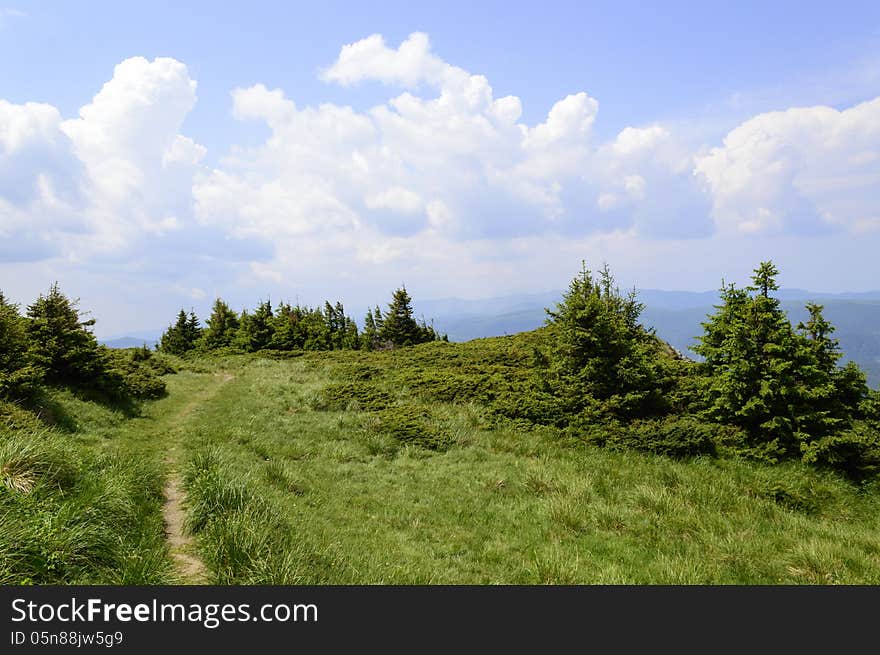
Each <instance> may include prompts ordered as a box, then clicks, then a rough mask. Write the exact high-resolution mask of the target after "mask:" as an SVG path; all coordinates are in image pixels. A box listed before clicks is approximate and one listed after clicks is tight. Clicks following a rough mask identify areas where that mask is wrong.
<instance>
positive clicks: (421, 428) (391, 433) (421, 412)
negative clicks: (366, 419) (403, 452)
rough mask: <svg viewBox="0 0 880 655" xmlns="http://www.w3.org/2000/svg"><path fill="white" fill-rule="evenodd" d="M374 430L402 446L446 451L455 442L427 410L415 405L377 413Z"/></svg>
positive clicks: (401, 406)
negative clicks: (407, 445)
mask: <svg viewBox="0 0 880 655" xmlns="http://www.w3.org/2000/svg"><path fill="white" fill-rule="evenodd" d="M372 429H373V431H374V432H375V433H376V434H378V435H383V436H385V437H390V438H392V439H394V440H395V441H397V442H399V443H401V444H409V445H414V446H420V447H422V448H426V449H428V450H446V449H447V448H449V447H450V446H451V445H452V442H453V439H452V437H451V436H450V435H449V433H448V432H446V431H445V430H443V429H441V428H440V427H439V425H438V423H437V421H436V420H434V417H433V415H432V414H431V413H430V411H429V410H428V409H427V408H424V407H419V406H415V405H400V406H397V407H393V408H391V409H386V410H383V411H381V412H377V413H376V415H375V421H374V423H373V428H372Z"/></svg>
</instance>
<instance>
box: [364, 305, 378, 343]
mask: <svg viewBox="0 0 880 655" xmlns="http://www.w3.org/2000/svg"><path fill="white" fill-rule="evenodd" d="M378 344H379V329H378V328H377V327H376V320H375V319H374V318H373V311H372V310H370V309H368V310H367V315H366V316H364V331H363V332H362V333H361V348H362V349H363V350H374V349H375V348H376V346H377V345H378Z"/></svg>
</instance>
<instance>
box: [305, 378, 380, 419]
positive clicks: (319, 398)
mask: <svg viewBox="0 0 880 655" xmlns="http://www.w3.org/2000/svg"><path fill="white" fill-rule="evenodd" d="M393 402H394V398H393V397H392V396H391V394H390V393H388V392H387V391H384V390H382V389H379V388H377V387H376V386H375V385H371V384H368V383H366V382H344V383H341V384H339V383H336V384H329V385H327V386H326V387H324V388H323V389H321V390H320V391H319V392H318V393H317V394H316V395H315V396H314V397H313V399H312V402H311V406H312V409H317V410H321V411H336V412H339V411H345V410H353V411H367V412H373V411H379V410H383V409H385V408H387V407H389V406H390V405H392V404H393Z"/></svg>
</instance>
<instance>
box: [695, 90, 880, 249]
mask: <svg viewBox="0 0 880 655" xmlns="http://www.w3.org/2000/svg"><path fill="white" fill-rule="evenodd" d="M878 153H880V98H876V99H874V100H871V101H868V102H864V103H861V104H859V105H856V106H854V107H851V108H849V109H845V110H843V111H839V110H836V109H833V108H831V107H822V106H818V107H798V108H792V109H788V110H786V111H778V112H769V113H765V114H760V115H758V116H755V117H754V118H751V119H749V120H748V121H746V122H744V123H742V124H741V125H739V126H738V127H736V128H735V129H733V130H732V131H731V132H730V133H728V134H727V136H726V137H725V138H724V143H723V145H722V146H719V147H716V148H712V149H711V151H709V152H708V153H707V154H705V155H704V156H702V157H700V158H698V160H697V162H696V166H695V169H694V172H695V174H696V175H697V176H699V177H700V178H701V179H702V180H703V181H704V182H705V184H706V185H707V188H708V190H709V192H710V193H711V196H712V203H713V204H712V215H713V218H714V219H715V222H716V223H717V225H718V227H719V228H720V229H721V230H724V231H729V232H741V233H772V232H795V233H798V232H808V233H809V232H817V231H822V230H827V229H844V230H854V231H867V230H871V229H874V226H875V225H876V223H875V222H874V221H873V220H872V217H874V216H876V213H877V210H878V207H877V202H878V197H880V196H878V194H877V189H878V188H880V158H878Z"/></svg>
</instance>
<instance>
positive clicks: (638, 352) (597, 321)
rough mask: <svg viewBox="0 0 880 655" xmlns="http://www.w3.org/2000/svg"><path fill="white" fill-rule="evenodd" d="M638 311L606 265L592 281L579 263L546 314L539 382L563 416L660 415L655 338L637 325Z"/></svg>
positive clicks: (660, 380) (632, 295)
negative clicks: (588, 413)
mask: <svg viewBox="0 0 880 655" xmlns="http://www.w3.org/2000/svg"><path fill="white" fill-rule="evenodd" d="M642 309H643V305H642V304H641V303H639V302H637V301H636V296H635V291H632V292H630V293H628V294H627V295H625V296H623V295H621V294H620V290H619V289H618V288H617V287H616V286H615V285H614V278H613V277H612V275H611V272H610V271H609V269H608V267H607V265H606V266H605V267H604V268H603V270H602V272H601V273H600V274H599V276H598V278H595V277H594V276H593V274H592V272H591V271H590V270H589V269H587V268H586V265H585V264H584V265H583V266H582V269H581V272H580V274H579V275H578V276H577V277H575V278H574V279H573V280H572V281H571V283H570V285H569V288H568V291H567V292H566V293H565V294H563V298H562V302H560V303H558V304H557V306H556V308H555V309H554V310H549V309H548V310H547V314H548V321H547V324H548V329H549V334H550V344H551V352H550V354H549V356H548V357H547V362H548V364H549V366H548V367H547V368H546V369H544V375H545V382H546V384H547V387H548V389H549V390H550V392H551V393H552V394H553V395H555V396H556V397H558V398H559V399H560V400H561V402H562V404H563V406H565V408H566V411H567V412H568V413H570V414H577V413H579V412H581V411H583V410H585V409H589V410H590V411H591V412H599V413H600V414H604V413H607V414H611V415H613V416H617V417H621V418H635V417H643V416H649V415H652V414H654V413H658V412H660V411H662V409H663V408H664V406H665V401H664V394H663V391H664V388H663V384H664V381H663V376H662V375H661V370H660V368H659V365H658V363H657V359H658V358H657V352H656V351H657V347H656V340H655V338H654V337H653V335H652V334H651V333H649V332H647V331H646V330H645V329H644V328H642V327H641V325H639V323H638V318H639V316H640V314H641V312H642Z"/></svg>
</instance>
